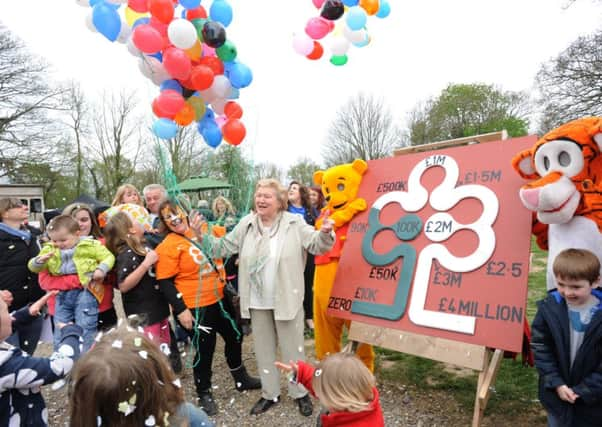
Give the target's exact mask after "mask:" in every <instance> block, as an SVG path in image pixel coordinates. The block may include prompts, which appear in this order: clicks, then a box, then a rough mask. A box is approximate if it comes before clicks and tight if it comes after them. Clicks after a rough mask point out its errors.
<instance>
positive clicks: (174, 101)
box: [155, 89, 186, 117]
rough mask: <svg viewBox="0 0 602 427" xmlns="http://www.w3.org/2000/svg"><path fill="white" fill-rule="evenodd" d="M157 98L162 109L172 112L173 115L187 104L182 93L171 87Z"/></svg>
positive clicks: (158, 105)
mask: <svg viewBox="0 0 602 427" xmlns="http://www.w3.org/2000/svg"><path fill="white" fill-rule="evenodd" d="M155 100H156V101H157V107H158V108H159V109H160V110H161V111H165V112H166V113H167V114H171V115H172V117H173V116H175V115H176V114H177V113H178V111H180V110H181V109H182V108H183V107H184V104H186V101H184V97H183V96H182V95H180V94H179V93H178V92H176V91H175V90H170V89H167V90H164V91H162V92H161V93H160V94H159V96H157V97H156V98H155Z"/></svg>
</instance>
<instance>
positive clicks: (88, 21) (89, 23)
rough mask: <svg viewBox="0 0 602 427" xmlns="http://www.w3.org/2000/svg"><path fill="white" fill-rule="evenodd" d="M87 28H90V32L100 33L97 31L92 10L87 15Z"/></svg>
mask: <svg viewBox="0 0 602 427" xmlns="http://www.w3.org/2000/svg"><path fill="white" fill-rule="evenodd" d="M86 27H88V30H90V31H92V32H93V33H97V32H98V31H96V27H95V26H94V22H92V10H90V12H89V13H88V14H87V15H86Z"/></svg>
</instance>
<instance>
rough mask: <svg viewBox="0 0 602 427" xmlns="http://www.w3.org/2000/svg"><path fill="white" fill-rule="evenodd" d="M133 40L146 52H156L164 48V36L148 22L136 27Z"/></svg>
mask: <svg viewBox="0 0 602 427" xmlns="http://www.w3.org/2000/svg"><path fill="white" fill-rule="evenodd" d="M132 41H133V42H134V45H135V46H136V47H137V48H138V49H140V51H141V52H144V53H155V52H159V51H160V50H161V49H163V37H161V34H160V33H159V32H158V31H157V30H156V29H155V28H153V27H151V26H150V25H147V24H142V25H138V26H137V27H136V28H134V31H133V32H132Z"/></svg>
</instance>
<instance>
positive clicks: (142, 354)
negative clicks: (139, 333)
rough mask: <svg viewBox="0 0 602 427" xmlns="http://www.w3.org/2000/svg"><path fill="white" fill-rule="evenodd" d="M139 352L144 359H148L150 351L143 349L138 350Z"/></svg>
mask: <svg viewBox="0 0 602 427" xmlns="http://www.w3.org/2000/svg"><path fill="white" fill-rule="evenodd" d="M138 354H139V355H140V357H142V358H143V359H144V360H146V359H147V358H148V352H146V351H144V350H141V351H139V352H138Z"/></svg>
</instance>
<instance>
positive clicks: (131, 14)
mask: <svg viewBox="0 0 602 427" xmlns="http://www.w3.org/2000/svg"><path fill="white" fill-rule="evenodd" d="M147 16H148V13H147V12H145V13H138V12H136V11H135V10H132V9H130V8H129V7H126V8H125V22H127V24H128V26H129V27H131V26H132V25H134V22H136V21H137V20H138V19H140V18H146V17H147Z"/></svg>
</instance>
